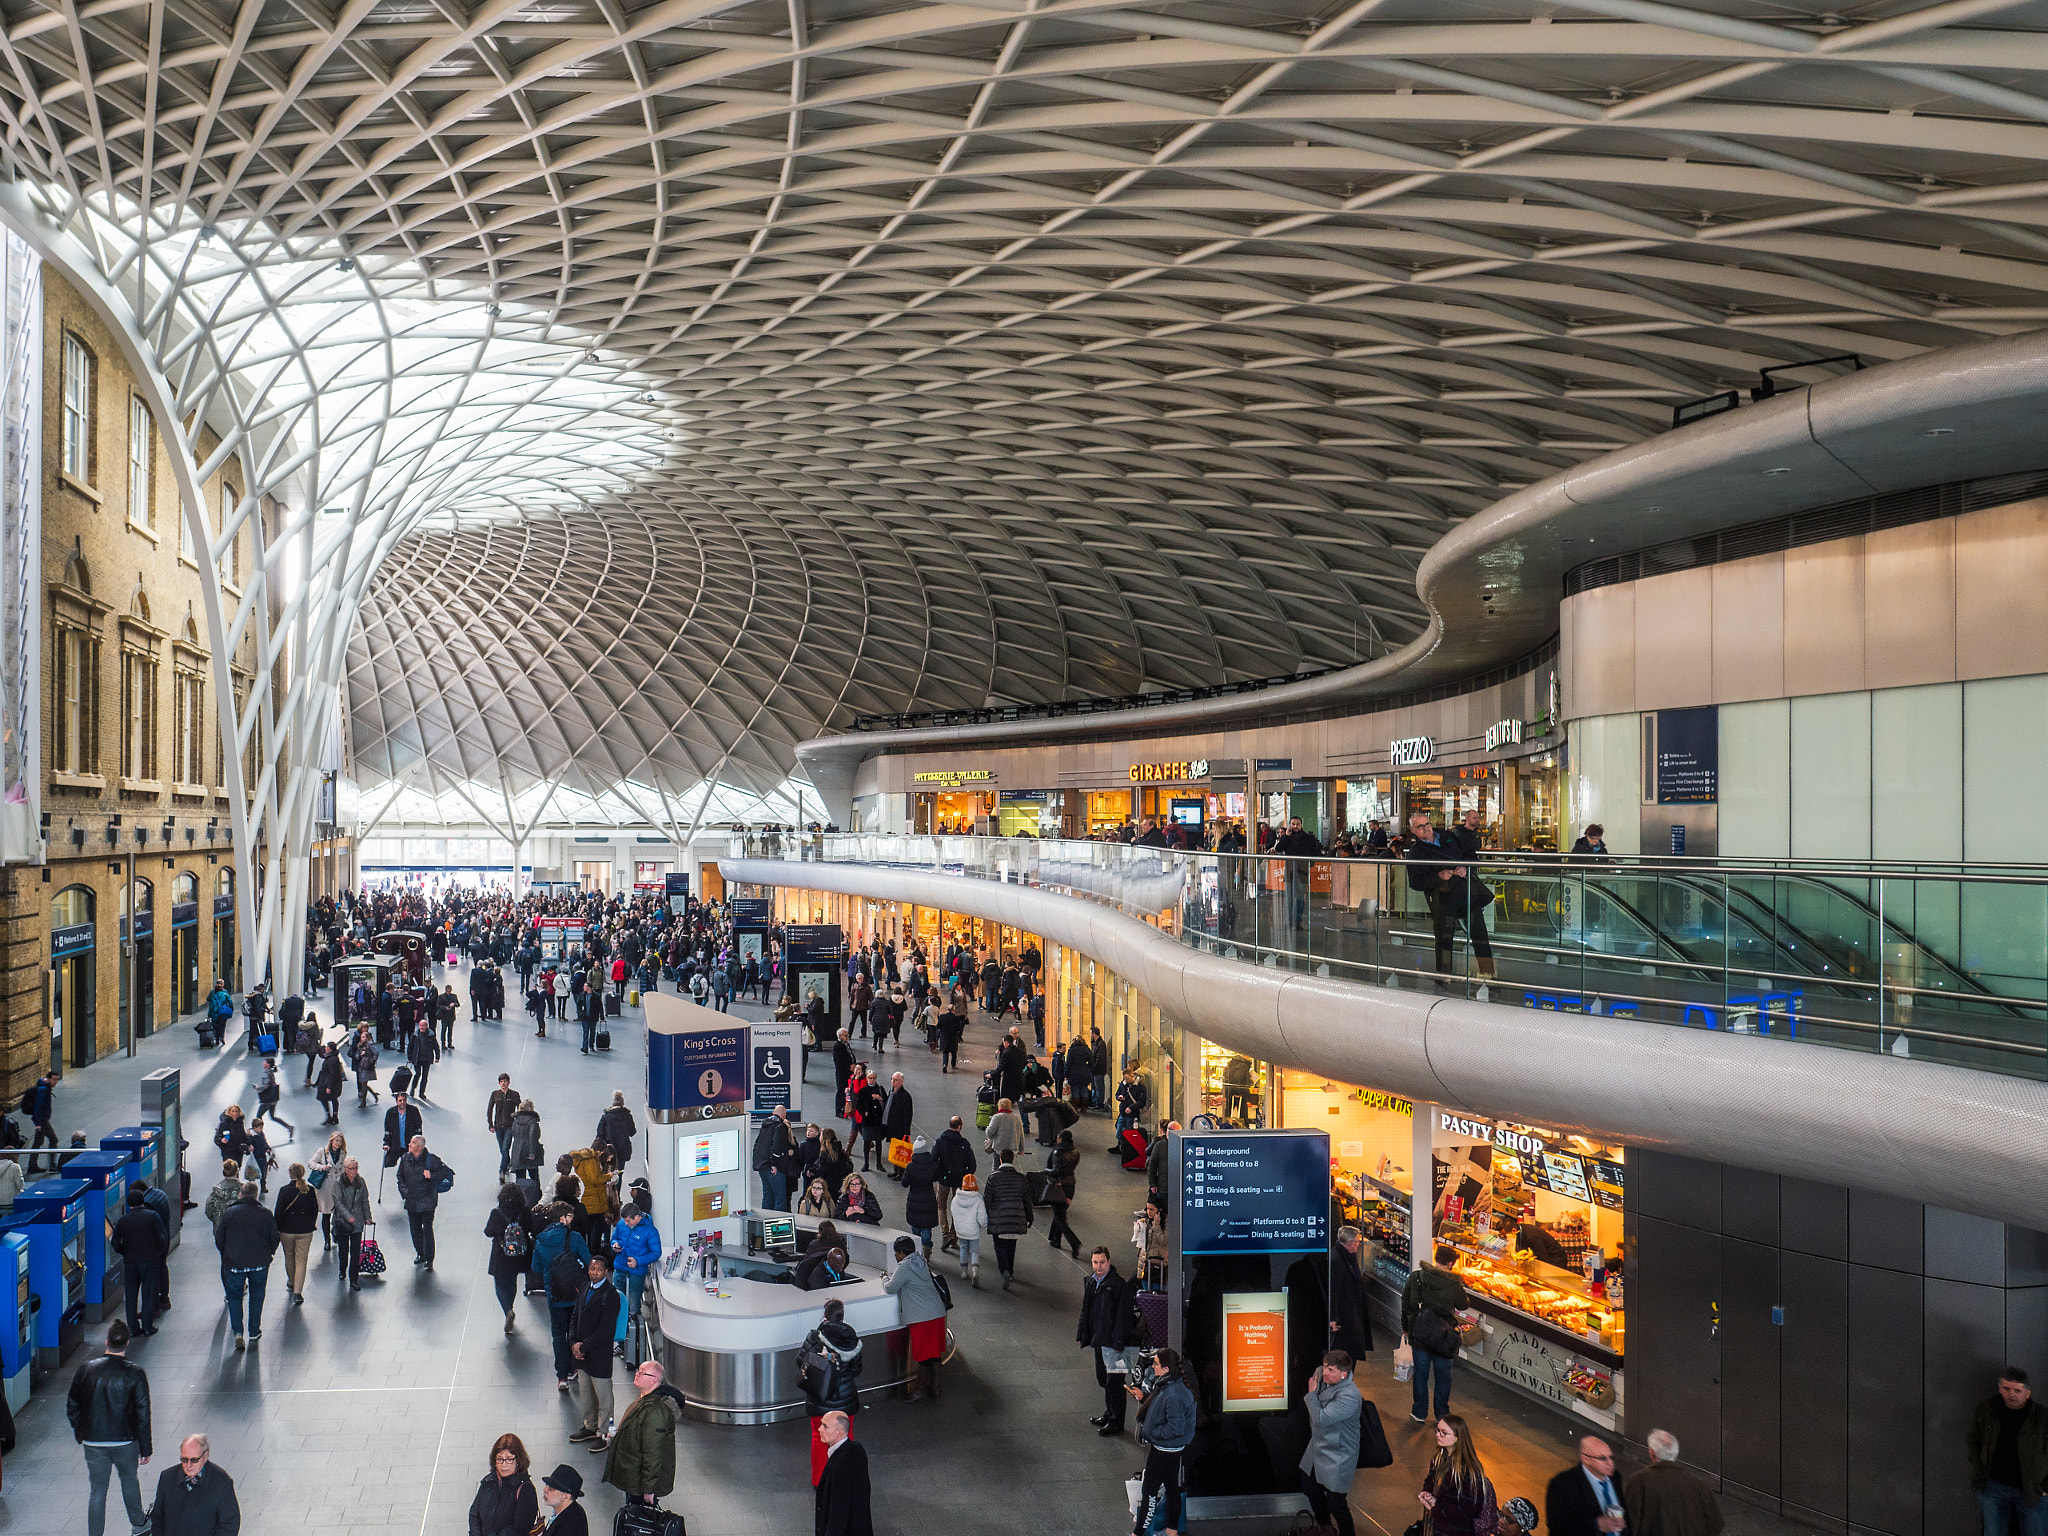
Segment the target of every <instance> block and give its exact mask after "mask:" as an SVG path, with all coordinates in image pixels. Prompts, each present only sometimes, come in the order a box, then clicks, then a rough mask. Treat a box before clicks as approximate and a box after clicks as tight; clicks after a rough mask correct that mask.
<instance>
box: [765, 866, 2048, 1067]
mask: <svg viewBox="0 0 2048 1536" xmlns="http://www.w3.org/2000/svg"><path fill="white" fill-rule="evenodd" d="M733 851H734V853H735V854H737V855H740V856H744V857H752V858H780V859H786V860H791V861H799V862H800V861H805V860H823V861H830V862H835V863H863V864H876V865H883V866H891V867H897V868H915V869H921V870H931V871H938V872H943V873H948V874H953V875H959V876H963V877H967V878H979V879H988V880H1006V881H1013V882H1019V883H1023V884H1028V885H1034V886H1041V887H1044V888H1046V889H1049V890H1063V891H1067V892H1071V893H1073V894H1074V895H1077V896H1081V897H1084V898H1087V899H1089V900H1093V901H1098V902H1102V903H1104V904H1106V905H1109V906H1113V907H1115V908H1117V909H1118V910H1120V911H1123V912H1125V913H1128V914H1129V915H1131V916H1133V917H1139V918H1143V919H1144V920H1146V921H1148V922H1150V923H1153V924H1155V925H1156V926H1158V927H1159V928H1161V929H1162V931H1165V932H1169V933H1172V934H1173V935H1175V936H1176V937H1177V938H1179V939H1180V941H1181V942H1182V943H1184V944H1187V945H1190V946H1192V947H1197V948H1202V949H1206V950H1208V951H1210V952H1212V953H1215V954H1219V955H1222V956H1224V957H1226V958H1231V959H1241V960H1244V961H1246V962H1247V963H1251V964H1258V965H1265V966H1273V967H1279V968H1281V969H1291V970H1303V971H1312V972H1315V973H1317V974H1321V975H1328V976H1336V977H1340V978H1344V979H1347V980H1354V981H1362V982H1370V983H1373V984H1375V985H1379V986H1391V987H1422V988H1432V989H1438V990H1445V991H1450V992H1454V993H1456V994H1458V995H1463V996H1474V997H1478V998H1481V999H1483V1000H1486V1001H1490V1002H1494V1003H1504V1004H1508V1005H1511V1006H1521V1007H1530V1008H1541V1009H1552V1010H1556V1011H1560V1012H1568V1013H1576V1012H1584V1013H1594V1014H1606V1015H1610V1016H1615V1017H1624V1018H1634V1019H1641V1020H1644V1021H1647V1022H1656V1023H1665V1024H1672V1025H1678V1026H1684V1027H1692V1028H1703V1029H1722V1030H1729V1031H1733V1032H1736V1033H1741V1034H1750V1035H1756V1036H1761V1037H1766V1038H1781V1039H1799V1040H1806V1041H1809V1042H1814V1043H1820V1044H1826V1045H1835V1046H1841V1047H1844V1048H1848V1049H1856V1050H1864V1051H1880V1052H1887V1053H1889V1054H1892V1055H1895V1056H1911V1057H1916V1058H1920V1059H1932V1060H1939V1061H1944V1062H1949V1063H1953V1064H1955V1065H1960V1066H1968V1067H1974V1068H1979V1069H1982V1070H1986V1071H1993V1072H2001V1073H2006V1074H2011V1075H2017V1076H2024V1077H2041V1076H2044V1075H2048V868H2042V867H2040V866H2034V865H1984V864H1978V865H1962V864H1946V863H1865V862H1824V861H1821V862H1816V861H1801V860H1784V859H1712V858H1615V857H1608V858H1604V859H1599V860H1590V861H1589V860H1587V859H1585V858H1582V857H1581V858H1575V857H1574V856H1572V855H1569V854H1567V855H1558V854H1537V853H1485V854H1482V855H1481V856H1480V858H1479V859H1478V860H1477V861H1476V864H1475V865H1473V866H1472V870H1473V872H1476V874H1477V877H1478V879H1477V881H1473V880H1470V879H1464V880H1459V881H1456V882H1443V881H1435V876H1436V875H1437V874H1438V873H1440V871H1439V870H1437V869H1435V868H1430V869H1424V870H1421V873H1422V876H1423V878H1422V881H1421V883H1422V884H1430V883H1432V881H1435V883H1436V885H1437V887H1438V894H1437V895H1435V896H1433V897H1425V896H1424V895H1423V894H1422V892H1421V891H1420V890H1418V889H1417V884H1418V882H1417V881H1416V880H1414V879H1411V875H1413V874H1415V873H1417V871H1418V866H1413V865H1410V864H1408V863H1404V862H1403V861H1401V860H1399V859H1391V858H1389V859H1323V858H1313V859H1289V858H1282V857H1278V856H1274V855H1267V854H1220V853H1200V852H1181V851H1176V850H1172V849H1165V848H1148V847H1141V846H1132V845H1126V844H1122V843H1097V842H1075V841H1063V840H1055V839H1035V838H997V837H931V836H922V837H920V836H885V835H877V834H866V833H828V834H823V835H818V834H812V835H808V836H805V837H803V838H801V839H799V838H796V837H794V836H791V835H787V834H785V835H783V836H781V837H775V838H764V837H763V835H762V834H759V833H742V834H736V835H735V837H734V846H733ZM790 883H791V884H800V883H801V876H800V875H796V876H793V878H792V880H791V882H790ZM1446 888H1447V889H1448V890H1449V891H1450V892H1452V893H1453V894H1452V895H1451V896H1449V897H1446V896H1445V895H1444V894H1443V891H1444V890H1445V889H1446ZM1482 890H1483V891H1484V893H1485V894H1483V895H1482V894H1481V892H1482ZM1489 951H1490V953H1489Z"/></svg>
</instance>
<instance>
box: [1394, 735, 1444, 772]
mask: <svg viewBox="0 0 2048 1536" xmlns="http://www.w3.org/2000/svg"><path fill="white" fill-rule="evenodd" d="M1388 750H1389V751H1390V752H1391V753H1392V754H1393V759H1394V766H1395V767H1396V768H1420V767H1421V766H1422V765H1423V764H1424V763H1426V762H1428V761H1429V760H1430V759H1431V758H1432V757H1434V756H1436V743H1435V742H1433V741H1431V740H1430V739H1429V738H1428V737H1427V736H1404V737H1402V738H1401V739H1400V740H1399V741H1397V742H1395V743H1393V744H1392V746H1391V747H1389V748H1388Z"/></svg>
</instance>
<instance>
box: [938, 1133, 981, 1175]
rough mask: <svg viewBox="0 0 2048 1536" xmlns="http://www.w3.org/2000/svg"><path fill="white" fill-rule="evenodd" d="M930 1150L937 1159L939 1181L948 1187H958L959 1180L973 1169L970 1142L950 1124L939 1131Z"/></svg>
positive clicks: (972, 1154)
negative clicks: (937, 1137)
mask: <svg viewBox="0 0 2048 1536" xmlns="http://www.w3.org/2000/svg"><path fill="white" fill-rule="evenodd" d="M932 1151H933V1152H934V1153H936V1154H937V1156H938V1159H939V1182H940V1183H941V1184H943V1185H945V1186H946V1188H948V1189H958V1188H959V1187H960V1181H961V1180H962V1179H964V1178H966V1177H967V1175H968V1174H970V1173H972V1172H974V1170H975V1162H974V1147H973V1145H972V1143H970V1142H969V1141H968V1139H967V1138H966V1137H965V1136H963V1135H961V1134H960V1133H959V1132H958V1131H956V1130H954V1129H953V1128H952V1127H951V1126H947V1127H946V1129H944V1130H943V1131H941V1132H939V1139H938V1140H937V1141H935V1142H933V1143H932Z"/></svg>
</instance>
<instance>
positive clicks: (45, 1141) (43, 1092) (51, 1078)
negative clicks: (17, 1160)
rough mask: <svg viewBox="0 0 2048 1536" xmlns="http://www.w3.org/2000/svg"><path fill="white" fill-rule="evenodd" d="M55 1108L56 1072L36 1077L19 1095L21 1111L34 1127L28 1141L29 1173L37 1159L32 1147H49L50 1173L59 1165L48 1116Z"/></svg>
mask: <svg viewBox="0 0 2048 1536" xmlns="http://www.w3.org/2000/svg"><path fill="white" fill-rule="evenodd" d="M56 1110H57V1074H56V1073H54V1072H46V1073H44V1074H43V1076H41V1077H39V1078H37V1079H36V1080H35V1082H34V1084H33V1085H31V1086H30V1088H29V1090H28V1091H27V1092H26V1093H24V1094H23V1095H22V1096H21V1112H22V1113H23V1114H24V1115H27V1116H28V1118H29V1122H30V1123H31V1124H32V1125H34V1126H35V1128H36V1134H35V1139H34V1140H33V1141H31V1142H30V1143H29V1148H30V1153H29V1159H28V1171H29V1172H30V1173H34V1172H35V1171H36V1162H37V1159H36V1157H35V1152H34V1149H35V1148H37V1147H48V1148H50V1149H51V1151H50V1171H51V1172H52V1173H55V1172H56V1171H57V1169H58V1167H59V1166H60V1165H59V1163H58V1161H57V1153H56V1146H57V1133H56V1132H55V1131H54V1130H52V1129H51V1128H50V1118H51V1116H52V1115H54V1114H55V1113H56Z"/></svg>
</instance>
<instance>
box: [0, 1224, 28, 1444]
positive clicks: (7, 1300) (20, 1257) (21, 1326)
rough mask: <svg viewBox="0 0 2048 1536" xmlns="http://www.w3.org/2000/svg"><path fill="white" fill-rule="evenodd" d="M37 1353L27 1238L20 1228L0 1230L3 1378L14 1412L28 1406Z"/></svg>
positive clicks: (0, 1374)
mask: <svg viewBox="0 0 2048 1536" xmlns="http://www.w3.org/2000/svg"><path fill="white" fill-rule="evenodd" d="M35 1357H36V1298H35V1292H34V1291H32V1290H31V1289H30V1288H29V1283H28V1239H27V1238H26V1237H23V1236H22V1235H21V1234H20V1233H19V1232H0V1381H4V1382H5V1383H6V1391H7V1407H8V1409H9V1410H10V1411H11V1412H14V1413H19V1412H21V1410H22V1409H23V1408H25V1407H27V1406H28V1389H29V1382H30V1380H31V1378H32V1377H33V1376H34V1374H35V1372H34V1370H33V1366H34V1365H35Z"/></svg>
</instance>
